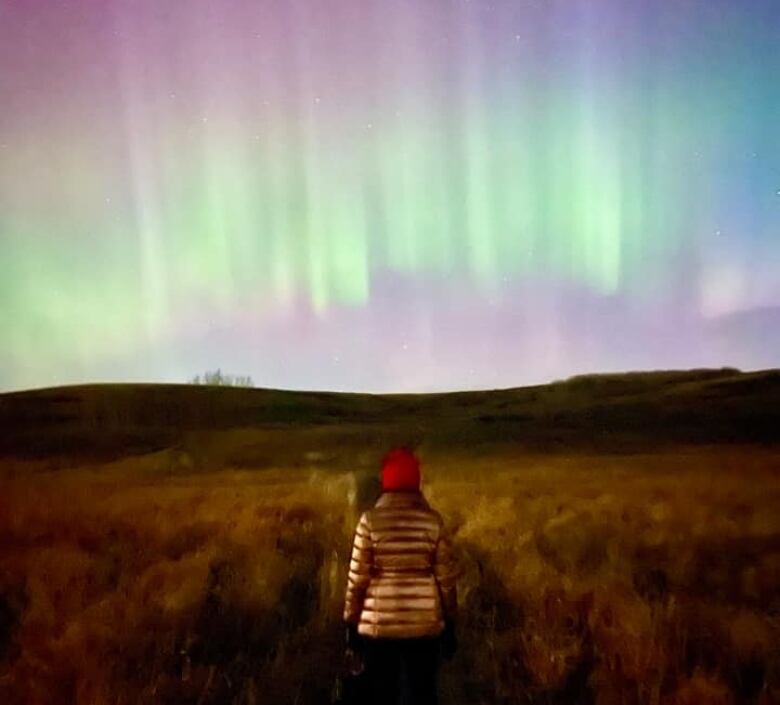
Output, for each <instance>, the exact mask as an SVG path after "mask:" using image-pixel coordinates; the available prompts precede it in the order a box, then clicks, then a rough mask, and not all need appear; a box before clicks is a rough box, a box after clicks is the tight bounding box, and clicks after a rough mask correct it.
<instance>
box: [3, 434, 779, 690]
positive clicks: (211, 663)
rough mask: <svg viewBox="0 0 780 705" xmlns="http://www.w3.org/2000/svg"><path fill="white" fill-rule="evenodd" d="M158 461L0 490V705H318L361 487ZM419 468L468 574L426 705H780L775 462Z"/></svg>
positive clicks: (705, 458) (437, 460)
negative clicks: (451, 640)
mask: <svg viewBox="0 0 780 705" xmlns="http://www.w3.org/2000/svg"><path fill="white" fill-rule="evenodd" d="M154 458H155V456H150V457H149V458H147V459H144V458H139V459H136V460H126V461H122V462H119V463H115V464H112V465H111V466H104V467H99V468H94V469H90V468H81V469H71V470H68V471H65V470H59V471H57V472H43V473H30V472H25V473H10V472H6V475H5V476H4V479H3V492H2V496H1V497H0V702H3V703H8V705H16V704H17V703H18V704H20V705H21V704H22V703H24V704H30V705H37V704H40V705H44V704H47V705H48V704H54V703H63V704H65V703H67V704H70V703H75V704H77V705H86V704H90V705H92V704H95V705H98V704H104V703H105V704H111V705H114V704H116V703H171V704H173V703H177V704H186V703H192V704H193V705H206V704H217V703H231V704H232V703H235V704H243V703H247V704H250V703H264V704H265V703H268V704H275V703H279V704H281V703H298V704H299V705H304V704H308V703H311V704H312V705H313V704H314V703H327V702H328V700H329V697H330V689H331V686H332V684H333V681H334V678H335V675H336V672H337V669H338V668H339V663H340V655H341V649H342V646H343V645H342V642H341V639H342V630H341V629H340V615H341V608H342V599H343V590H344V585H345V581H346V561H347V558H348V551H349V547H350V542H351V537H352V531H353V530H354V525H355V522H356V520H357V516H358V513H359V511H360V510H361V509H362V508H363V506H365V505H366V504H367V503H369V502H370V500H371V498H372V485H371V479H372V478H371V476H370V475H363V474H359V475H356V474H355V473H354V472H353V471H352V469H351V468H348V467H332V468H330V469H329V470H327V471H325V470H322V469H320V470H317V469H314V468H308V469H307V468H305V467H303V468H298V469H296V470H295V471H294V472H291V471H290V470H289V469H285V468H276V469H274V468H271V469H265V470H263V471H261V472H252V471H249V470H240V471H236V470H229V469H227V470H222V471H220V472H213V473H210V472H207V471H204V470H202V469H201V470H200V471H199V472H197V473H196V472H194V471H188V469H187V468H186V467H185V468H176V472H170V470H171V468H170V466H169V465H166V466H165V468H159V467H156V466H155V463H156V462H157V461H156V460H155V459H154ZM423 462H424V467H425V488H424V489H425V492H426V494H427V496H428V497H429V499H430V500H431V502H432V504H433V505H434V506H436V507H437V508H438V509H439V510H440V511H441V512H442V514H443V515H444V517H445V519H446V521H447V523H448V525H449V527H450V529H451V530H452V532H453V535H454V540H455V546H456V548H457V551H458V554H459V560H460V562H461V565H462V569H463V575H462V578H461V582H460V586H459V587H460V610H461V616H460V627H459V631H460V642H461V648H460V650H459V652H458V654H457V655H456V657H455V660H454V661H453V662H452V663H450V664H447V665H446V666H445V667H444V668H443V670H442V674H441V690H442V700H443V701H444V702H445V703H452V704H453V705H455V704H461V703H463V704H465V703H506V704H508V703H567V704H571V703H598V704H599V705H608V704H612V703H615V704H618V703H629V704H631V703H637V704H638V703H652V704H656V703H664V704H668V705H685V704H688V703H690V704H693V703H704V704H705V705H706V704H707V703H711V704H716V703H724V704H726V703H734V705H737V704H738V703H761V705H767V704H768V703H771V702H778V697H780V518H779V517H778V512H777V508H778V507H780V464H779V463H778V459H777V457H776V456H775V455H773V454H772V453H771V452H769V451H766V450H764V451H762V450H760V449H751V448H733V449H731V450H728V451H724V450H722V449H708V448H687V449H680V450H678V451H674V452H666V453H664V454H658V455H632V456H616V455H610V456H595V455H594V456H585V455H578V456H567V455H531V454H527V453H526V454H522V455H521V454H518V455H503V456H492V457H491V456H489V455H483V456H481V457H480V458H478V459H476V458H467V457H454V456H452V457H450V456H446V455H431V454H429V455H427V456H426V455H425V454H423Z"/></svg>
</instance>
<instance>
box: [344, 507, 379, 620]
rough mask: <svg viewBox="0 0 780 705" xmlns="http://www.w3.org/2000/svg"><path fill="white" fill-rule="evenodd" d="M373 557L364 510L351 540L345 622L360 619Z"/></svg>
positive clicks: (369, 579)
mask: <svg viewBox="0 0 780 705" xmlns="http://www.w3.org/2000/svg"><path fill="white" fill-rule="evenodd" d="M373 558H374V556H373V548H372V545H371V532H370V530H369V526H368V517H367V516H366V513H365V512H364V513H363V515H362V516H361V517H360V521H359V522H358V525H357V529H356V531H355V539H354V541H353V542H352V556H351V559H350V561H349V574H348V576H347V595H346V599H345V601H344V621H345V622H349V623H351V624H357V623H358V621H359V620H360V613H361V611H362V610H363V598H364V597H365V594H366V589H367V588H368V584H369V582H370V581H371V564H372V562H373Z"/></svg>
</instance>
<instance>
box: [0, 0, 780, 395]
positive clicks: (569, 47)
mask: <svg viewBox="0 0 780 705" xmlns="http://www.w3.org/2000/svg"><path fill="white" fill-rule="evenodd" d="M779 331H780V3H778V2H773V1H771V0H746V1H744V2H734V1H733V0H659V1H658V2H646V1H640V0H567V1H564V0H549V1H544V2H542V1H523V2H521V1H512V2H510V1H508V0H504V1H502V0H495V1H493V2H481V1H478V0H447V1H442V0H425V1H424V2H422V1H421V0H414V1H412V0H400V1H395V0H393V1H390V2H388V1H385V2H377V1H376V0H360V1H358V0H331V1H329V2H313V1H308V2H304V1H303V0H262V1H256V2H250V1H248V0H189V1H188V2H186V3H173V2H160V1H159V0H156V1H154V2H153V1H151V0H133V1H124V0H111V1H109V2H105V1H100V2H98V0H71V1H70V2H57V3H54V2H52V3H49V2H43V3H23V2H12V1H10V0H0V336H2V338H1V339H0V340H2V345H1V346H0V390H11V389H17V388H25V387H36V386H48V385H53V384H62V383H71V382H87V381H123V380H139V381H140V380H143V381H185V380H187V379H189V378H191V377H192V376H194V375H195V374H198V373H202V372H203V371H204V370H206V369H215V368H217V367H220V368H221V369H223V370H225V371H227V372H231V373H234V374H246V375H251V376H252V377H253V379H254V381H255V383H256V384H258V385H261V386H271V387H288V388H319V389H322V388H330V389H343V390H365V391H426V390H432V389H466V388H477V387H491V386H514V385H519V384H528V383H534V382H543V381H547V380H549V379H553V378H560V377H565V376H568V375H571V374H575V373H579V372H587V371H599V370H623V369H647V368H660V367H696V366H721V365H733V366H738V367H742V368H744V369H751V368H758V367H769V366H778V365H780V332H779Z"/></svg>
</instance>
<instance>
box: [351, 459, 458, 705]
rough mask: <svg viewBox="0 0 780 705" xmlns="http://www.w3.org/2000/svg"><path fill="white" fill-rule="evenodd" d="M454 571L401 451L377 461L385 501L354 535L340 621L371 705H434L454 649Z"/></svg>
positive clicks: (414, 468)
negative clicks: (442, 664) (360, 663)
mask: <svg viewBox="0 0 780 705" xmlns="http://www.w3.org/2000/svg"><path fill="white" fill-rule="evenodd" d="M457 575H458V571H457V568H456V565H455V560H454V557H453V553H452V547H451V544H450V540H449V538H448V536H447V534H446V532H445V530H444V525H443V521H442V518H441V515H440V514H439V513H438V512H437V511H435V510H434V509H432V508H431V506H430V505H429V504H428V502H427V500H426V499H425V497H424V496H423V494H422V492H421V491H420V466H419V461H418V460H417V458H416V457H415V455H414V453H412V452H411V451H410V450H408V449H406V448H397V449H395V450H392V451H390V452H389V453H388V454H387V455H386V456H385V458H384V459H383V461H382V493H381V495H380V497H379V499H378V500H377V501H376V504H375V505H374V506H373V508H371V509H369V510H368V511H366V512H364V513H363V514H362V516H361V517H360V520H359V522H358V525H357V529H356V531H355V537H354V541H353V546H352V555H351V560H350V564H349V576H348V582H347V590H346V599H345V605H344V621H345V622H346V625H347V629H346V631H347V649H348V652H353V653H358V654H360V655H361V656H362V657H363V660H364V662H365V674H364V675H365V678H366V681H367V683H366V685H367V688H368V691H369V693H370V697H371V700H370V703H371V704H372V705H396V703H398V702H399V698H400V697H403V699H402V701H401V702H403V703H408V705H435V704H436V703H437V699H438V696H437V671H438V666H439V661H440V657H441V656H443V657H444V658H446V659H451V658H452V656H453V655H454V653H455V650H456V648H457V640H456V635H455V620H456V614H457V592H456V581H457Z"/></svg>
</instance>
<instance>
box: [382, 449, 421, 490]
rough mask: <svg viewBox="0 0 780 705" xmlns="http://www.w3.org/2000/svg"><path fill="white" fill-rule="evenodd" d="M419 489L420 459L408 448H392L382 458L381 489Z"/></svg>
mask: <svg viewBox="0 0 780 705" xmlns="http://www.w3.org/2000/svg"><path fill="white" fill-rule="evenodd" d="M419 489H420V461H419V460H417V456H415V454H414V453H412V451H411V450H409V449H408V448H394V449H393V450H391V451H390V452H389V453H388V454H387V455H386V456H385V457H384V459H383V460H382V490H383V491H384V492H393V491H395V492H403V491H414V490H419Z"/></svg>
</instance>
